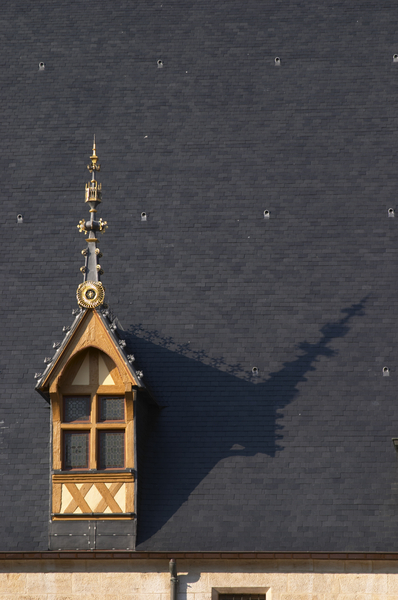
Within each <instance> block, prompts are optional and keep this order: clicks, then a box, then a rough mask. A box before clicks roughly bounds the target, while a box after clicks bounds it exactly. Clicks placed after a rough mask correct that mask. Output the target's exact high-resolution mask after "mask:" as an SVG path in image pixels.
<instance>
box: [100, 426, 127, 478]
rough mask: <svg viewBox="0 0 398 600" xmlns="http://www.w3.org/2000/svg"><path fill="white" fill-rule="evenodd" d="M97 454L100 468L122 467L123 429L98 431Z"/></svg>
mask: <svg viewBox="0 0 398 600" xmlns="http://www.w3.org/2000/svg"><path fill="white" fill-rule="evenodd" d="M98 454H99V468H100V469H118V468H119V469H122V468H123V467H124V431H100V432H99V448H98Z"/></svg>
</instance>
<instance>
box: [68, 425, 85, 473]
mask: <svg viewBox="0 0 398 600" xmlns="http://www.w3.org/2000/svg"><path fill="white" fill-rule="evenodd" d="M88 440H89V432H88V431H65V432H64V448H65V452H64V454H65V456H64V468H65V469H88Z"/></svg>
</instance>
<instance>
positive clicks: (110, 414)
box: [99, 396, 124, 421]
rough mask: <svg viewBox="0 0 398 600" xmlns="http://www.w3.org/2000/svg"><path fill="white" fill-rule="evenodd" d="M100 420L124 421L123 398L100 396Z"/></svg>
mask: <svg viewBox="0 0 398 600" xmlns="http://www.w3.org/2000/svg"><path fill="white" fill-rule="evenodd" d="M99 407H100V408H99V412H100V421H124V398H123V397H115V396H113V397H112V396H110V397H109V396H100V399H99Z"/></svg>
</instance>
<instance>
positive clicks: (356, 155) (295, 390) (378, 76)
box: [0, 0, 398, 552]
mask: <svg viewBox="0 0 398 600" xmlns="http://www.w3.org/2000/svg"><path fill="white" fill-rule="evenodd" d="M397 25H398V13H397V11H396V10H395V8H394V6H393V5H392V4H391V2H386V1H383V0H381V1H380V0H378V1H377V2H376V1H365V0H364V1H362V2H356V3H347V2H342V1H331V2H324V1H319V0H317V1H316V2H314V1H311V0H310V1H308V2H305V3H300V2H297V1H293V0H286V1H284V2H278V1H275V0H274V1H273V2H270V1H268V0H267V1H261V2H260V1H255V0H247V1H246V2H241V1H237V0H228V1H219V2H217V3H215V2H210V1H208V0H203V1H200V2H196V3H192V2H187V1H185V0H153V1H151V0H137V1H136V2H134V3H132V2H128V1H127V0H124V1H123V0H114V1H113V2H112V3H110V2H109V3H108V2H101V3H96V4H95V6H94V5H93V4H92V3H87V2H74V1H69V2H67V3H66V2H62V1H59V0H55V1H54V0H51V2H50V1H43V0H38V1H37V2H35V3H31V4H27V3H26V2H22V0H15V1H14V2H11V3H6V4H4V6H2V18H1V20H0V44H1V52H0V61H1V66H0V89H1V114H2V119H1V122H0V149H1V152H0V174H1V187H0V201H1V219H0V235H1V240H2V252H1V264H0V273H1V281H2V294H1V299H2V312H1V315H2V316H1V332H2V335H1V348H0V364H1V373H2V377H1V382H2V383H1V388H0V393H1V404H0V406H1V415H0V421H1V424H0V427H1V429H0V448H1V450H0V467H1V470H0V473H1V490H0V498H1V502H0V549H1V550H26V551H28V550H45V549H46V548H47V545H48V539H47V535H48V519H49V506H48V499H49V436H50V418H49V417H50V413H49V407H48V404H47V403H46V402H45V400H44V399H42V398H41V397H40V396H39V395H38V394H37V392H36V391H35V389H34V387H35V380H34V373H35V372H37V371H44V364H43V359H44V357H45V356H50V355H51V354H52V344H53V342H54V341H59V340H62V337H63V333H62V327H63V326H65V325H71V323H72V321H73V317H72V315H71V311H72V309H73V308H75V307H76V301H75V291H76V288H77V285H78V284H79V283H80V281H81V274H80V273H79V267H80V266H81V265H82V257H81V254H80V250H81V249H82V248H83V247H84V241H83V237H82V236H80V237H79V234H78V232H77V229H76V224H77V222H78V221H79V219H81V218H82V217H85V215H86V210H85V206H84V203H83V201H84V183H85V181H86V180H87V170H86V166H85V165H86V164H87V159H88V156H89V153H90V151H91V141H92V135H93V133H95V134H96V136H97V151H98V155H99V157H100V162H101V165H102V170H101V181H102V184H103V204H102V206H101V216H102V217H103V218H104V219H106V220H107V221H108V223H109V229H108V231H107V232H106V234H105V236H104V237H103V238H101V250H102V252H103V254H104V257H103V259H102V260H101V265H102V266H103V268H104V271H105V274H104V276H103V278H102V281H103V283H104V285H105V287H106V293H107V299H108V301H109V303H110V306H111V309H112V311H113V312H114V313H115V315H116V316H117V317H118V318H119V319H120V321H121V323H122V324H123V326H124V327H125V329H126V330H127V332H128V342H129V351H130V352H132V353H134V355H135V356H136V357H137V363H136V364H137V368H139V369H142V370H143V372H144V381H145V383H146V384H147V385H148V387H149V388H150V389H151V390H152V393H153V395H154V397H155V398H156V400H157V401H158V403H159V404H160V405H162V406H163V408H162V410H161V412H160V415H159V417H158V420H157V422H156V424H155V426H154V430H153V433H152V436H151V438H150V440H149V443H148V446H147V453H146V463H145V468H143V469H142V473H141V484H140V485H141V501H140V507H139V515H138V519H139V520H138V538H137V542H138V544H137V550H145V551H148V550H159V551H160V550H170V551H171V550H181V551H189V550H192V551H194V550H203V551H204V550H264V551H266V550H269V551H277V550H286V551H288V550H290V551H293V550H308V551H344V550H345V551H347V550H352V551H373V552H375V551H385V552H387V551H396V549H397V548H396V546H397V542H396V531H397V527H398V511H397V501H398V461H397V456H396V452H395V449H394V446H393V444H392V442H391V438H392V437H396V436H398V403H397V398H396V396H397V395H396V387H397V386H396V382H397V377H398V368H397V362H398V343H397V330H398V326H397V317H396V315H397V308H398V306H397V304H398V300H397V268H398V235H397V233H398V232H397V228H398V218H397V217H398V211H397V217H396V218H388V216H387V210H388V208H389V207H393V208H396V206H397V205H396V196H397V190H398V177H397V174H396V162H397V161H396V159H397V139H398V138H397V115H396V92H397V88H398V63H394V62H393V58H392V57H393V54H394V53H397V52H398V39H397ZM275 57H280V58H281V64H280V66H275V62H274V59H275ZM158 60H161V61H162V63H163V66H162V67H161V68H159V67H158V65H157V61H158ZM41 61H43V62H44V63H45V69H44V70H42V71H39V69H38V64H39V62H41ZM264 210H269V211H270V218H269V219H265V218H264V216H263V212H264ZM143 211H145V212H146V213H147V215H148V219H147V221H146V222H144V221H141V218H140V214H141V212H143ZM18 214H22V215H23V223H22V224H18V223H17V215H18ZM384 366H387V367H388V368H389V370H390V371H389V376H388V377H384V376H383V375H382V369H383V367H384ZM253 367H257V368H258V375H257V376H255V375H253V374H252V368H253Z"/></svg>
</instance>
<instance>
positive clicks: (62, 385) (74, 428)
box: [38, 309, 143, 520]
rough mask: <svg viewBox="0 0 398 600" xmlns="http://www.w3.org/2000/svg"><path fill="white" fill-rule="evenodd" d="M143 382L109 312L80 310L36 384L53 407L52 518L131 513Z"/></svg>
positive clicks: (130, 516)
mask: <svg viewBox="0 0 398 600" xmlns="http://www.w3.org/2000/svg"><path fill="white" fill-rule="evenodd" d="M138 389H143V384H142V382H141V380H140V378H139V377H138V375H137V374H136V373H135V371H134V369H133V367H132V366H131V365H130V364H129V362H128V359H127V356H126V355H125V353H124V351H122V349H121V347H120V340H119V341H118V340H117V338H116V335H115V334H114V332H113V331H112V329H111V328H110V326H109V323H108V322H107V319H106V317H104V315H103V314H102V313H100V312H99V311H97V310H95V309H87V310H86V311H83V312H82V313H80V315H79V317H78V319H77V322H75V324H74V327H73V328H72V330H71V331H70V332H69V334H68V335H67V339H66V340H65V341H64V343H63V344H62V345H61V347H60V349H59V351H58V352H57V354H56V356H55V357H54V360H53V362H52V364H51V365H50V366H49V367H48V369H47V371H46V372H45V373H44V375H43V378H42V380H41V382H40V385H39V386H38V390H39V391H40V392H41V393H42V394H43V395H49V397H50V401H51V412H52V515H51V517H52V520H81V519H134V518H135V515H136V494H135V473H136V436H135V415H134V401H135V399H136V393H137V390H138Z"/></svg>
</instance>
